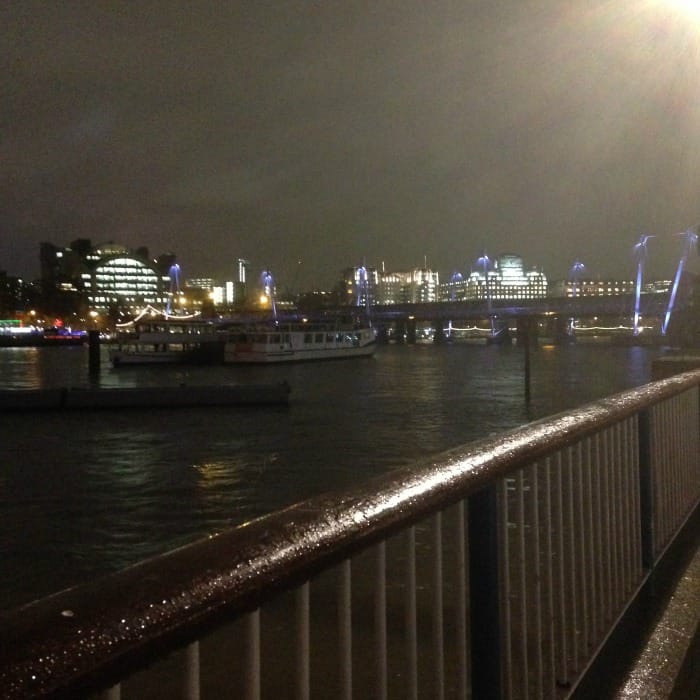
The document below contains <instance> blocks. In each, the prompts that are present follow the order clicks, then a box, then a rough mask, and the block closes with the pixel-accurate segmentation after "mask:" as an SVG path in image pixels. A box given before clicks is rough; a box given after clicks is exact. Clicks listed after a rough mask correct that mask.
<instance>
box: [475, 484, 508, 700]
mask: <svg viewBox="0 0 700 700" xmlns="http://www.w3.org/2000/svg"><path fill="white" fill-rule="evenodd" d="M497 486H498V485H497V484H493V485H491V486H487V487H486V488H484V489H482V490H481V491H478V492H477V493H475V494H474V495H472V496H471V497H470V498H469V502H468V507H467V510H468V518H469V520H468V522H469V572H470V585H469V590H470V606H471V639H472V643H471V653H472V662H471V669H472V696H473V697H475V698H479V699H480V700H488V699H489V698H494V699H496V698H500V697H501V695H502V694H501V687H502V680H501V617H500V600H499V598H500V594H499V592H500V581H499V564H498V561H499V557H498V495H497Z"/></svg>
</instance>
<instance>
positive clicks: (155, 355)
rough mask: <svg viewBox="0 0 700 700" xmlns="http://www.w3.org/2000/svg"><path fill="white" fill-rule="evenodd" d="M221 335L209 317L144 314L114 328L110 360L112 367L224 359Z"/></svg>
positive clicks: (217, 325)
mask: <svg viewBox="0 0 700 700" xmlns="http://www.w3.org/2000/svg"><path fill="white" fill-rule="evenodd" d="M223 348H224V337H223V336H222V335H221V332H220V326H219V324H218V323H216V322H214V321H210V320H204V319H197V318H188V319H181V318H177V317H164V318H155V317H150V316H145V317H143V318H141V319H138V320H135V321H132V322H131V323H129V324H125V325H124V326H121V327H120V328H119V329H118V330H117V334H116V338H115V342H114V346H113V347H111V348H110V349H109V359H110V361H111V363H112V365H113V366H114V367H122V366H124V365H160V364H174V363H191V364H199V363H215V362H221V361H222V360H223Z"/></svg>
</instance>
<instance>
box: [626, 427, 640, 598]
mask: <svg viewBox="0 0 700 700" xmlns="http://www.w3.org/2000/svg"><path fill="white" fill-rule="evenodd" d="M625 425H626V436H625V445H626V448H627V449H626V463H625V484H624V489H625V494H626V498H625V500H626V504H627V505H626V513H627V519H626V530H627V536H626V541H627V592H628V593H629V592H630V591H631V590H632V588H633V587H634V586H635V585H636V583H637V576H636V574H635V564H634V562H635V542H636V535H635V527H634V524H635V515H636V512H637V508H636V502H635V495H634V475H635V473H636V469H635V465H636V461H635V453H634V449H635V445H636V444H637V434H636V431H635V427H636V425H637V424H636V421H635V417H634V416H632V417H630V418H628V419H627V420H626V421H625Z"/></svg>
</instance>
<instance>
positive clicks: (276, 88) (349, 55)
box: [0, 0, 700, 290]
mask: <svg viewBox="0 0 700 700" xmlns="http://www.w3.org/2000/svg"><path fill="white" fill-rule="evenodd" d="M696 4H697V3H696ZM692 5H693V3H690V2H681V0H676V1H675V2H674V0H610V1H605V2H603V1H595V0H539V1H530V0H478V1H476V0H461V1H454V2H442V1H440V0H436V1H435V2H427V1H426V0H396V1H395V2H389V1H385V0H373V1H372V2H369V1H366V2H356V1H354V0H344V1H334V0H326V1H324V2H312V1H311V0H276V1H271V2H267V1H264V0H250V1H249V2H221V3H216V2H213V3H209V2H194V1H188V2H180V1H179V0H162V1H160V2H158V1H151V0H139V2H133V3H131V2H100V1H99V0H89V1H87V2H82V1H78V0H70V1H66V2H33V1H29V0H17V1H14V0H4V1H3V2H2V3H0V163H1V168H0V269H4V270H6V271H7V272H8V273H9V274H11V275H19V276H26V277H29V278H32V277H36V276H38V273H39V265H38V253H39V243H40V242H41V241H51V242H53V243H55V244H57V245H67V244H68V243H69V242H70V241H71V240H74V239H75V238H78V237H86V238H90V239H91V240H92V241H93V243H100V242H105V241H114V242H117V243H123V244H125V245H127V246H133V247H137V246H142V245H145V246H147V247H148V248H149V250H150V252H151V254H152V255H157V254H159V253H162V252H166V251H173V252H175V253H176V254H177V255H178V260H179V262H180V264H181V267H182V269H183V275H184V276H185V277H193V276H202V275H207V276H214V277H219V278H229V279H230V278H232V277H233V274H234V267H235V265H234V263H235V260H236V258H238V257H245V258H248V259H249V260H251V262H252V264H253V270H254V271H258V270H262V269H263V268H266V267H269V268H270V269H271V270H272V272H273V274H274V276H275V279H276V281H277V284H278V287H279V288H281V289H290V290H298V289H308V288H311V287H319V288H329V287H330V286H331V285H332V284H333V283H334V282H335V281H336V279H337V278H338V276H339V273H340V271H341V270H342V269H343V268H344V267H348V266H352V265H357V264H361V263H362V262H365V263H366V264H367V265H368V266H370V265H371V266H377V267H380V266H381V265H382V262H384V264H385V267H386V269H387V270H406V269H411V268H413V267H420V266H422V265H423V264H424V261H425V260H426V259H427V263H428V266H429V267H431V268H432V269H436V270H438V271H439V272H440V273H441V276H442V277H443V278H444V277H446V276H449V275H450V274H451V273H452V272H453V271H455V270H459V271H461V272H464V271H469V269H470V267H471V265H472V264H473V262H474V261H475V260H476V258H477V257H478V256H479V255H480V254H481V253H482V251H484V250H485V251H486V252H487V253H488V254H490V255H492V256H493V255H498V254H500V253H504V252H512V253H517V254H520V255H522V256H523V257H524V259H525V262H526V264H527V265H532V266H537V267H539V268H541V269H542V270H543V271H544V272H545V273H546V275H547V276H548V277H549V278H550V279H556V278H562V277H565V276H566V275H567V273H568V270H569V268H570V267H571V265H572V264H573V263H574V262H575V261H576V260H580V261H582V262H584V263H585V265H586V268H587V270H588V272H589V275H590V276H603V277H605V276H617V277H627V278H632V276H633V269H634V263H633V258H632V247H633V245H634V243H635V242H636V241H637V240H638V239H639V236H640V235H641V234H645V233H646V234H656V235H657V238H654V239H652V240H651V241H650V243H649V263H648V269H649V272H650V274H653V275H655V276H657V277H665V278H671V277H672V276H673V273H674V271H675V266H676V264H677V262H678V258H679V256H680V253H681V249H682V240H683V239H682V238H681V237H679V236H677V235H675V234H677V233H679V232H682V231H685V230H687V229H688V228H690V227H692V226H695V225H696V224H697V223H698V222H699V221H700V157H699V146H700V99H699V98H700V13H698V11H693V10H692V8H691V6H692ZM695 257H697V256H695ZM693 264H696V262H695V261H693Z"/></svg>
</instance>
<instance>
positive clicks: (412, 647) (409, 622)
mask: <svg viewBox="0 0 700 700" xmlns="http://www.w3.org/2000/svg"><path fill="white" fill-rule="evenodd" d="M406 535H407V537H406V659H407V674H408V698H409V700H417V698H418V628H417V622H416V528H415V527H414V526H411V527H409V528H408V530H407V531H406Z"/></svg>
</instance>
